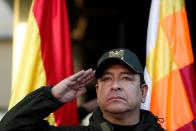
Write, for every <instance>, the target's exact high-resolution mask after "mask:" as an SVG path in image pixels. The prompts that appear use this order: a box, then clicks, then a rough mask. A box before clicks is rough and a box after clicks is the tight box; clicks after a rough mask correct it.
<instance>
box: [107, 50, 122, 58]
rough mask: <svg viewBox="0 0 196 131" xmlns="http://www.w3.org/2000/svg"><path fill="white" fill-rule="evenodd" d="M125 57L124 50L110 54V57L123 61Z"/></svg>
mask: <svg viewBox="0 0 196 131" xmlns="http://www.w3.org/2000/svg"><path fill="white" fill-rule="evenodd" d="M123 56H124V50H119V51H118V50H116V51H110V52H109V57H117V58H120V59H123Z"/></svg>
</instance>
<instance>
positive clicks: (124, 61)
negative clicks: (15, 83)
mask: <svg viewBox="0 0 196 131" xmlns="http://www.w3.org/2000/svg"><path fill="white" fill-rule="evenodd" d="M94 76H95V77H96V78H97V84H96V92H97V102H98V105H99V108H98V109H97V110H96V111H95V112H94V113H93V115H92V117H91V118H90V124H89V126H62V127H55V126H50V125H49V124H48V122H47V121H45V120H43V119H44V118H45V117H47V116H48V115H49V113H51V112H53V111H55V110H56V109H58V108H59V107H61V106H62V105H63V104H64V103H67V102H69V101H72V100H73V99H75V98H77V97H78V96H80V95H82V94H84V93H85V91H86V88H85V86H87V85H88V84H89V83H91V82H92V81H93V80H94ZM147 89H148V87H147V85H146V84H145V81H144V76H143V69H142V66H141V64H140V62H139V59H138V57H137V56H136V55H135V54H134V53H133V52H131V51H129V50H128V49H113V50H110V51H108V52H106V53H105V54H103V56H101V58H100V59H99V61H98V64H97V69H96V71H93V70H92V69H88V70H82V71H80V72H78V73H76V74H74V75H72V76H70V77H68V78H66V79H64V80H62V81H61V82H59V83H58V84H57V85H55V86H53V87H52V88H46V87H42V88H40V89H38V90H36V91H34V92H32V93H31V94H29V95H28V96H26V97H25V98H24V99H23V100H22V101H21V102H19V103H18V104H17V105H16V106H15V107H14V108H12V109H11V110H10V111H9V112H8V113H7V114H6V115H5V116H4V118H3V119H2V121H1V123H0V130H1V131H8V130H32V131H43V130H46V131H61V130H62V131H126V130H127V131H159V130H164V129H163V128H161V126H160V125H159V124H158V123H157V120H158V118H157V117H155V116H154V115H153V114H152V113H150V112H149V111H145V110H141V109H140V105H141V102H144V101H145V98H146V93H147Z"/></svg>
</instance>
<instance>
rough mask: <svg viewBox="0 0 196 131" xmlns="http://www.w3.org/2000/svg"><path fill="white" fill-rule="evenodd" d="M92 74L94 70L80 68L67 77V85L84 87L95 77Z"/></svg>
mask: <svg viewBox="0 0 196 131" xmlns="http://www.w3.org/2000/svg"><path fill="white" fill-rule="evenodd" d="M94 74H95V71H93V70H92V69H88V70H82V71H80V72H78V73H76V74H74V75H72V76H71V77H69V78H68V80H69V81H70V82H69V85H70V86H76V88H78V86H81V87H84V86H86V85H87V84H89V83H90V82H92V81H93V80H94V79H95V77H94ZM81 87H80V88H81Z"/></svg>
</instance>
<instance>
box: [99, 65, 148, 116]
mask: <svg viewBox="0 0 196 131" xmlns="http://www.w3.org/2000/svg"><path fill="white" fill-rule="evenodd" d="M97 84H98V86H97V89H96V91H97V99H98V100H97V101H98V104H99V106H100V108H101V110H102V111H103V112H109V113H124V112H130V111H131V112H133V111H135V110H139V109H140V104H141V100H142V97H145V96H144V95H143V91H142V88H140V76H139V75H138V74H135V73H134V72H133V71H131V70H130V69H128V68H127V67H126V66H124V65H121V64H116V65H111V66H109V68H107V69H106V70H105V71H104V73H103V75H102V76H101V77H100V78H99V79H98V83H97ZM144 93H146V92H144ZM144 99H145V98H144Z"/></svg>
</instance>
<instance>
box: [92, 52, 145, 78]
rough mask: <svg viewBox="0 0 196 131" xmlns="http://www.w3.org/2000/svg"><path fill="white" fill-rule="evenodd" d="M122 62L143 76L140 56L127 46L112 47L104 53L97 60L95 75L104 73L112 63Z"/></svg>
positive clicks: (97, 76)
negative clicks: (126, 47)
mask: <svg viewBox="0 0 196 131" xmlns="http://www.w3.org/2000/svg"><path fill="white" fill-rule="evenodd" d="M116 63H121V64H124V65H126V66H127V67H128V68H130V69H132V70H133V71H135V73H137V74H141V75H142V76H143V73H144V71H143V68H142V65H141V63H140V61H139V58H138V57H137V56H136V55H135V54H134V53H133V52H132V51H130V50H128V49H125V48H117V49H112V50H109V51H107V52H106V53H104V54H103V55H102V56H101V57H100V58H99V60H98V62H97V68H96V71H95V77H96V78H99V77H101V76H102V75H103V72H104V70H105V69H106V68H107V67H108V66H109V65H111V64H116Z"/></svg>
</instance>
